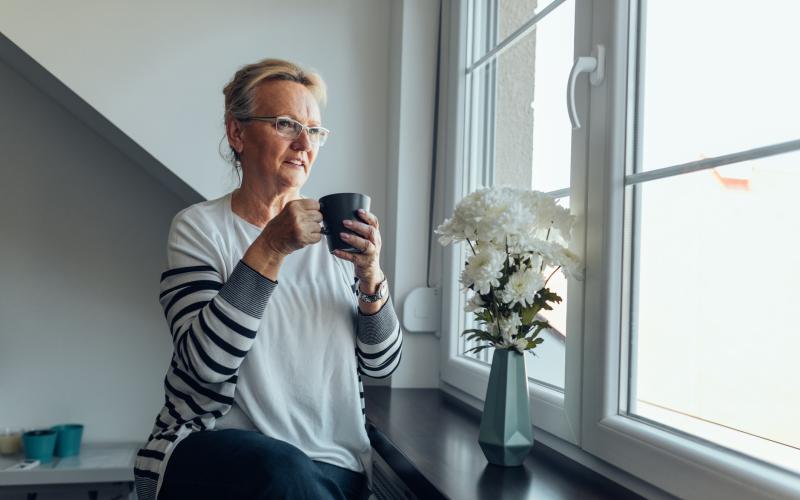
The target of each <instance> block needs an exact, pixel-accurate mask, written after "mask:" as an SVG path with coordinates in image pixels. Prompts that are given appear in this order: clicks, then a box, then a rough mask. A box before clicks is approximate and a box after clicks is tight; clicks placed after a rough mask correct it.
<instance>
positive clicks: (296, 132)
mask: <svg viewBox="0 0 800 500" xmlns="http://www.w3.org/2000/svg"><path fill="white" fill-rule="evenodd" d="M251 120H255V121H259V122H273V123H275V130H276V131H277V132H278V135H280V136H281V137H285V138H287V139H292V140H294V139H297V138H298V137H300V134H302V133H303V130H305V131H306V133H308V142H310V143H311V145H312V146H317V147H320V146H322V145H324V144H325V141H326V140H328V135H329V134H330V133H331V131H330V130H328V129H326V128H325V127H306V126H305V125H303V124H302V123H300V122H298V121H297V120H293V119H291V118H289V117H288V116H246V117H244V118H241V119H240V120H239V121H243V122H248V121H251Z"/></svg>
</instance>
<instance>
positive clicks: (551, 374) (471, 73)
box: [461, 0, 575, 390]
mask: <svg viewBox="0 0 800 500" xmlns="http://www.w3.org/2000/svg"><path fill="white" fill-rule="evenodd" d="M562 3H563V4H562ZM536 6H537V3H536V1H535V0H534V1H522V2H510V1H501V2H475V9H474V10H473V20H472V23H470V24H471V25H472V26H473V29H474V31H473V33H474V35H473V38H474V40H476V42H475V44H474V46H475V45H477V46H475V48H474V50H475V55H474V57H473V60H474V62H473V63H472V64H471V65H470V66H469V68H468V69H467V73H468V82H469V83H468V85H470V92H471V93H472V95H471V98H472V102H473V104H474V105H473V107H472V108H471V112H470V116H469V117H468V121H469V123H470V127H471V134H472V137H473V138H474V139H473V140H472V143H473V144H475V145H476V146H477V147H475V149H474V155H473V156H472V157H471V159H470V164H471V165H470V167H471V168H472V170H473V172H474V179H475V181H476V184H482V185H487V186H488V185H509V186H511V185H513V186H520V185H521V186H524V187H527V188H533V189H537V190H540V191H545V192H555V194H556V196H557V197H559V198H560V199H561V200H562V201H561V203H562V205H564V206H568V202H569V198H568V196H565V195H567V194H568V193H569V184H570V182H569V178H570V144H571V135H572V128H571V126H570V123H569V119H568V117H567V115H566V114H565V113H564V109H563V108H564V103H563V99H562V94H563V92H564V80H565V75H568V74H569V70H570V67H571V65H572V54H573V47H572V40H573V37H574V30H573V27H574V19H575V9H574V3H573V2H572V1H566V2H560V1H559V2H553V3H550V4H547V6H548V7H549V8H551V9H553V10H552V11H548V12H547V13H546V16H543V17H542V18H541V20H540V21H539V22H537V23H536V24H535V29H534V30H531V31H529V32H527V33H524V34H521V35H520V34H517V35H514V33H513V31H514V30H516V29H519V28H520V26H519V19H521V18H522V19H529V18H532V17H534V16H535V15H536V14H537V9H536ZM541 12H542V11H541V10H538V13H539V15H541ZM494 33H499V35H500V36H506V37H514V38H507V39H506V40H505V43H507V44H508V45H507V47H508V48H507V49H506V50H504V51H502V52H499V53H497V54H496V55H491V49H493V48H495V47H497V44H496V43H495V40H494V38H495V37H494V36H492V35H493V34H494ZM477 41H481V43H478V42H477ZM501 43H502V41H501ZM487 53H488V54H489V57H488V58H487ZM549 285H550V286H551V289H553V290H554V291H556V292H558V293H559V294H560V296H561V297H562V298H564V299H566V298H567V283H566V279H565V278H564V276H563V275H562V274H561V273H556V274H555V275H554V277H553V279H552V280H551V281H550V283H549ZM566 311H567V304H566V300H565V301H564V302H562V303H561V304H560V307H558V308H557V309H554V310H553V311H548V314H547V315H546V317H547V319H548V320H550V321H551V324H552V325H553V327H554V328H553V329H552V330H550V331H547V332H545V333H544V335H545V340H546V341H545V342H544V343H543V344H542V345H541V346H539V347H538V348H537V349H536V355H537V357H536V359H535V360H534V359H533V357H532V356H526V362H527V365H528V375H529V377H531V378H532V379H534V380H536V381H538V382H539V383H542V384H546V385H548V386H550V387H552V388H554V389H556V390H563V388H564V364H565V340H566V339H565V337H566V334H567V329H566ZM464 322H465V326H466V327H467V328H474V327H475V325H473V324H472V322H473V320H472V314H467V313H465V318H464ZM473 345H475V344H473V343H470V344H467V343H463V344H462V347H461V351H462V352H465V351H466V350H467V349H469V348H470V347H472V346H473ZM492 351H493V350H492V349H486V350H484V351H481V352H480V353H478V354H464V356H466V357H467V358H471V359H475V360H478V361H480V362H482V363H485V364H487V365H488V364H490V363H491V357H492V354H493V352H492Z"/></svg>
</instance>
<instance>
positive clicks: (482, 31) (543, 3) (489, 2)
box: [472, 0, 561, 61]
mask: <svg viewBox="0 0 800 500" xmlns="http://www.w3.org/2000/svg"><path fill="white" fill-rule="evenodd" d="M554 1H557V0H477V1H475V2H473V8H474V11H473V18H472V20H473V27H474V28H473V29H474V33H475V35H476V36H474V37H473V41H474V43H475V45H474V47H473V56H474V57H473V61H477V60H478V59H480V58H481V57H483V56H484V55H485V54H486V53H487V52H489V51H490V50H491V49H493V48H495V47H496V46H497V45H498V44H500V43H502V42H503V41H504V40H505V39H506V38H508V36H509V35H511V34H512V33H514V32H515V31H516V30H518V29H519V28H521V27H522V26H523V25H524V24H526V23H527V22H528V21H530V20H531V19H532V18H533V17H534V16H536V15H537V14H539V13H540V12H541V11H542V10H543V9H545V8H547V7H548V6H550V5H551V4H552V3H553V2H554ZM560 8H561V7H556V10H558V9H560ZM549 15H550V14H548V16H549ZM548 16H545V17H548Z"/></svg>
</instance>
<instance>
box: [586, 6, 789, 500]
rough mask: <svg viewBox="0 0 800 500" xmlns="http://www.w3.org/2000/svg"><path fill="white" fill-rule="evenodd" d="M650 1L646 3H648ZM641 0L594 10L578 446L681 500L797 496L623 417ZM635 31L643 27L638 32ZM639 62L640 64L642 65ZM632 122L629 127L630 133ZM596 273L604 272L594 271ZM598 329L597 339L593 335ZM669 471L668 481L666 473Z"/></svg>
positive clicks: (770, 472)
mask: <svg viewBox="0 0 800 500" xmlns="http://www.w3.org/2000/svg"><path fill="white" fill-rule="evenodd" d="M645 1H646V0H645ZM644 3H645V2H642V4H640V3H639V2H638V1H637V0H630V1H629V0H597V1H595V2H593V4H594V8H595V13H594V15H593V18H592V33H593V35H592V44H604V45H605V46H606V47H607V52H606V54H607V66H606V78H608V80H607V81H606V84H605V85H604V86H601V87H598V88H596V89H592V94H591V98H590V101H591V102H590V112H589V119H588V120H587V124H588V127H587V128H588V129H589V130H590V139H589V152H590V155H592V158H593V159H595V161H593V162H592V169H591V171H590V177H589V188H588V200H589V202H588V207H587V213H588V214H589V215H590V217H589V219H588V220H587V256H588V258H589V260H588V261H587V282H586V293H587V296H593V297H599V298H600V300H597V301H587V303H586V310H585V324H584V327H585V328H586V330H587V332H588V334H587V335H586V336H585V343H584V345H583V349H584V352H592V353H596V354H597V355H595V356H584V360H585V364H584V380H583V395H582V396H583V408H584V411H583V413H582V415H581V418H582V436H583V440H582V443H581V446H582V448H583V449H584V450H586V451H587V452H589V453H591V454H593V455H595V456H597V457H599V458H601V459H603V460H606V461H608V462H609V463H611V464H613V465H615V466H617V467H619V468H621V469H623V470H625V471H627V472H629V473H631V474H633V475H635V476H637V477H639V478H641V479H643V480H645V481H647V482H649V483H651V484H653V485H655V486H657V487H659V488H662V489H663V490H665V491H668V492H670V493H671V494H674V495H677V496H679V497H684V498H712V497H713V498H774V497H776V496H777V497H782V496H792V495H798V494H800V477H798V476H797V475H795V474H792V473H790V472H788V471H784V470H782V469H779V468H777V467H773V466H770V465H768V464H765V463H763V462H760V461H758V460H756V459H753V458H751V457H747V456H744V455H740V454H738V453H736V452H732V451H729V450H726V449H723V448H721V447H719V446H714V445H712V444H708V443H704V442H702V441H701V440H697V439H691V438H689V437H686V436H682V435H680V434H679V433H674V432H670V431H668V430H665V429H662V428H659V427H658V426H655V425H651V424H648V423H646V422H643V421H640V420H637V419H636V418H634V417H629V416H626V415H621V414H620V408H621V407H624V401H625V400H626V399H627V396H628V395H627V389H626V384H624V383H623V382H624V381H627V380H628V377H629V374H628V372H627V362H621V361H622V360H625V359H628V354H629V353H628V345H627V327H626V325H625V321H624V320H625V317H626V316H627V314H628V313H629V312H628V311H626V308H627V307H628V304H629V303H628V301H627V300H623V297H628V296H629V293H630V291H629V290H628V289H627V286H628V283H630V280H629V279H627V277H626V274H625V273H626V272H627V270H628V269H629V267H628V265H627V263H626V262H625V259H626V258H630V257H629V255H628V252H626V250H625V249H626V248H630V246H629V245H630V242H628V241H626V240H625V232H624V221H625V220H626V217H630V216H631V209H630V207H626V206H625V174H626V171H625V170H626V169H625V166H626V165H630V164H631V163H632V161H633V160H634V155H635V154H637V151H635V150H634V144H635V142H634V136H635V135H638V133H639V132H640V131H639V130H637V129H636V127H638V126H640V123H638V122H639V121H640V120H638V117H636V116H635V113H636V110H635V109H634V107H633V106H629V104H631V103H633V102H634V99H636V98H637V96H640V95H641V93H640V92H636V91H637V90H639V89H637V88H635V86H636V85H641V82H638V81H637V80H636V79H635V78H634V75H635V72H634V71H629V68H628V54H629V53H633V52H632V51H633V50H635V49H636V44H637V43H638V42H639V40H637V35H638V38H640V37H641V36H642V34H641V33H638V31H636V30H633V29H631V23H636V22H637V20H638V15H639V12H638V10H637V9H638V8H639V7H640V5H643V4H644ZM637 26H638V25H637ZM642 58H643V55H642V53H641V52H639V54H638V58H637V60H636V61H632V62H634V63H635V64H642ZM628 124H631V126H628ZM592 270H597V271H598V272H592ZM593 327H594V329H595V330H594V331H593V330H592V328H593ZM665 470H668V471H669V474H663V473H661V471H665Z"/></svg>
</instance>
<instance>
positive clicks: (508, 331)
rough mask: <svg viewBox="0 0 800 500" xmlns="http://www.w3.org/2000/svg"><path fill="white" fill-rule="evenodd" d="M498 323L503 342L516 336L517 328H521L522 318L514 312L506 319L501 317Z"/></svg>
mask: <svg viewBox="0 0 800 500" xmlns="http://www.w3.org/2000/svg"><path fill="white" fill-rule="evenodd" d="M498 322H499V323H500V336H501V337H502V338H503V340H511V339H513V338H514V336H515V335H516V334H517V327H519V326H522V318H520V317H519V314H517V313H515V312H512V313H511V314H510V315H509V316H507V317H501V318H500V320H499V321H498Z"/></svg>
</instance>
